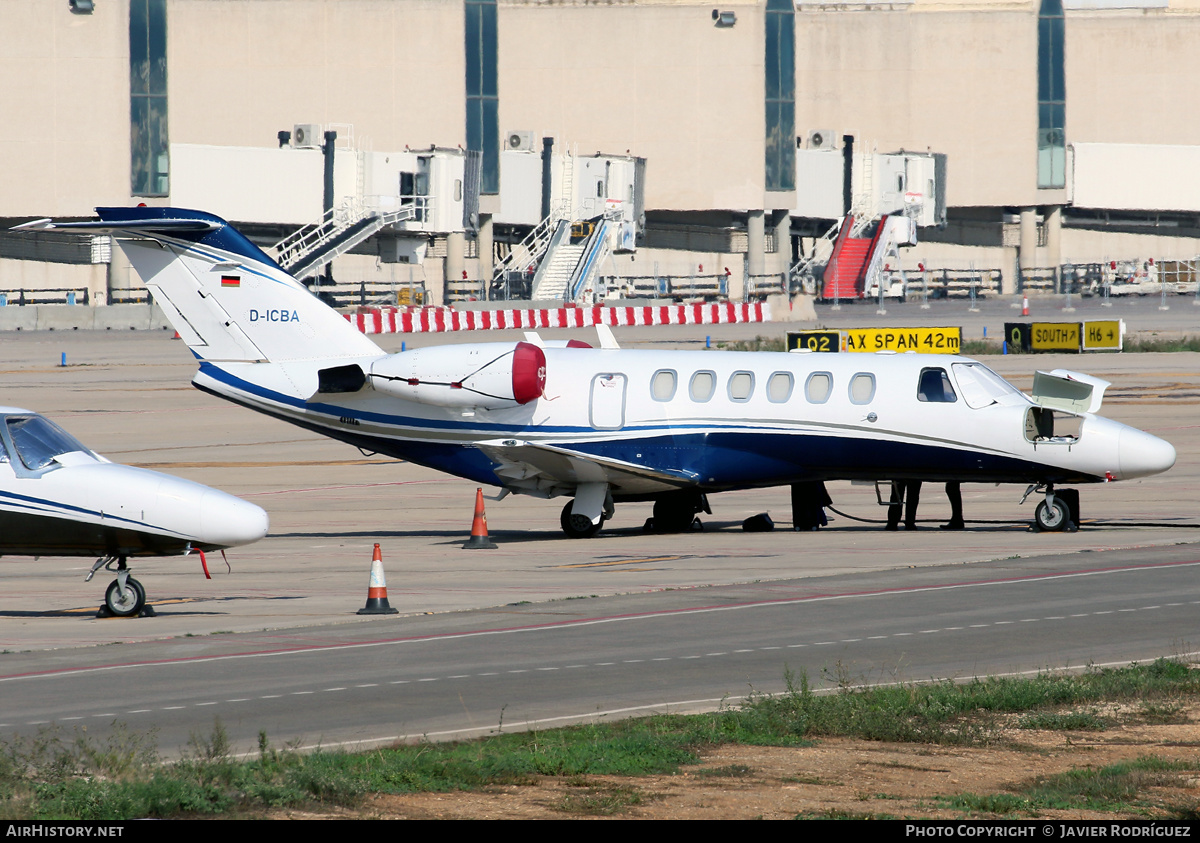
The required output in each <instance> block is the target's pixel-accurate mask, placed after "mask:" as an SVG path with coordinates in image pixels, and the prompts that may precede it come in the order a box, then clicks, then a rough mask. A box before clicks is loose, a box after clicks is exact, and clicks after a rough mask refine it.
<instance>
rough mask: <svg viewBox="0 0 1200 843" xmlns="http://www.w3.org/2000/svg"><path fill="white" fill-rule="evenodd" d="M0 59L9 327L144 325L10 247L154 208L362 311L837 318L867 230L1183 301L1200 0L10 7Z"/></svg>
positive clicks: (921, 262)
mask: <svg viewBox="0 0 1200 843" xmlns="http://www.w3.org/2000/svg"><path fill="white" fill-rule="evenodd" d="M0 32H3V33H4V35H3V36H0V37H2V38H3V42H4V46H3V49H2V50H0V70H2V72H3V73H4V76H5V78H7V79H8V80H9V83H8V84H7V85H5V86H4V89H3V90H2V91H0V103H2V104H3V113H4V114H5V115H7V116H8V117H9V121H8V130H7V131H5V132H4V133H3V135H0V160H3V162H4V164H3V166H4V168H5V170H6V172H5V178H4V185H5V186H4V189H3V191H0V224H2V225H3V228H4V233H2V234H0V297H3V300H5V301H7V302H8V303H10V304H12V303H16V302H15V301H14V297H19V299H21V300H29V301H40V300H45V301H49V300H56V299H55V298H54V296H56V295H66V294H67V293H68V292H69V293H70V295H71V299H72V300H74V301H80V297H81V296H82V297H85V298H86V300H87V301H88V302H89V303H91V304H104V303H108V302H119V301H136V300H139V297H142V298H144V295H145V291H144V289H143V288H142V285H141V281H140V279H138V278H137V277H136V275H135V274H134V273H132V270H131V269H130V268H129V267H128V266H127V265H125V264H123V263H122V262H121V260H122V259H121V257H120V252H119V250H113V249H112V248H111V244H110V243H108V242H107V240H106V238H102V237H100V238H93V239H92V240H90V241H87V240H80V239H78V238H71V237H66V236H62V235H57V234H55V233H54V232H46V233H39V234H30V233H18V232H9V231H8V229H9V228H10V226H12V225H16V224H19V223H23V222H26V221H28V220H31V219H36V218H40V217H53V218H64V217H66V218H71V217H74V218H84V217H88V216H90V215H91V212H92V208H94V207H96V206H103V205H127V204H136V203H139V202H144V203H146V204H148V205H173V206H177V207H185V208H197V209H200V210H206V211H210V212H212V213H215V214H218V215H220V216H223V217H225V218H226V219H228V220H230V221H231V222H233V223H235V224H236V225H237V226H238V227H239V228H240V229H242V230H243V231H244V232H245V233H246V234H247V235H248V236H250V237H251V238H252V239H254V240H255V241H256V242H258V243H260V244H261V245H263V246H264V248H265V249H266V250H267V251H268V253H270V254H272V255H273V256H274V255H278V259H279V260H280V263H281V264H282V265H284V266H285V267H288V268H289V269H291V270H292V271H293V272H294V274H296V275H297V276H298V277H302V278H304V279H305V280H306V281H310V282H311V283H312V284H313V287H314V289H315V290H317V291H322V292H326V293H328V294H332V293H333V292H335V291H339V295H341V298H335V300H337V301H339V302H342V303H348V302H355V303H357V302H359V301H368V300H370V301H378V300H382V299H384V298H386V299H388V300H390V301H391V302H392V303H396V302H400V303H435V304H437V303H443V302H466V301H469V300H472V299H495V298H506V299H523V298H524V299H538V300H576V301H584V300H602V299H611V298H614V297H623V298H637V297H643V298H645V297H650V298H655V297H674V298H691V297H709V298H711V297H729V298H733V299H740V298H746V297H755V296H762V295H766V294H768V293H778V292H785V291H786V292H795V291H796V290H802V291H809V292H819V291H820V289H821V286H820V285H821V283H822V281H824V282H825V283H826V284H829V283H830V279H831V278H832V277H833V274H832V273H833V270H832V269H828V267H826V268H825V270H824V271H823V270H822V266H823V264H824V263H826V262H828V261H829V256H830V253H831V252H830V250H831V249H833V248H835V245H834V244H836V243H837V241H838V238H839V236H841V237H843V238H845V237H848V236H849V234H850V232H851V227H853V231H854V232H855V233H856V234H857V235H858V236H860V237H863V238H866V239H870V238H871V237H873V236H874V235H872V234H871V232H872V231H876V232H879V233H880V236H879V237H876V238H875V239H876V240H879V241H880V243H879V245H880V247H881V251H880V257H879V266H878V267H877V269H880V270H883V271H887V270H891V271H893V272H899V271H902V272H904V273H905V274H906V277H907V278H908V280H909V282H910V285H911V283H912V281H913V279H914V278H918V277H920V278H922V279H924V280H926V281H928V280H929V279H930V278H932V279H934V280H935V281H936V279H937V278H939V277H941V278H943V279H944V278H949V277H951V276H952V275H954V276H955V277H958V276H961V274H962V273H964V272H970V273H972V274H974V273H976V272H978V273H979V274H981V275H985V276H986V278H987V279H988V283H989V284H991V285H992V286H993V287H994V289H995V291H996V292H1016V291H1018V290H1021V289H1026V288H1033V287H1036V286H1038V285H1039V284H1041V285H1046V284H1054V285H1060V284H1061V283H1062V279H1063V278H1064V277H1071V278H1078V277H1083V276H1082V273H1081V272H1080V268H1081V267H1093V268H1094V267H1101V268H1108V267H1111V268H1112V270H1113V271H1111V272H1110V271H1105V272H1104V273H1103V274H1104V275H1106V276H1107V277H1108V278H1109V279H1110V280H1112V277H1113V275H1114V274H1118V273H1122V272H1123V273H1127V274H1133V273H1136V272H1142V271H1144V270H1145V269H1146V268H1147V267H1156V268H1157V267H1171V268H1172V270H1173V271H1174V272H1175V273H1176V275H1177V276H1180V277H1183V278H1184V279H1185V280H1190V281H1191V282H1192V284H1193V287H1194V282H1195V271H1196V267H1195V258H1196V256H1197V254H1200V109H1197V108H1196V96H1195V95H1194V94H1193V93H1192V92H1191V87H1192V86H1191V80H1193V79H1196V78H1200V50H1197V49H1196V45H1197V44H1200V0H975V2H959V1H958V0H855V2H841V0H825V2H811V3H810V2H803V1H802V0H801V1H800V2H797V1H796V0H728V2H722V3H720V4H719V5H714V4H713V3H711V2H710V3H699V2H695V0H7V2H4V3H3V4H0ZM851 216H852V217H853V219H852V220H850V219H849V217H851ZM883 217H890V218H892V219H893V220H903V224H902V225H891V226H888V227H885V226H884V225H883V224H882V223H881V222H880V219H881V218H883ZM872 226H874V228H872ZM884 232H887V236H888V237H889V238H891V245H892V246H893V247H894V248H891V249H890V250H887V253H886V254H883V251H884V250H883V249H882V247H883V246H886V245H887V244H886V243H883V242H882V240H883V239H886V238H883V236H882V235H883V233H884ZM1118 266H1119V267H1120V269H1119V270H1118V269H1117V267H1118ZM823 275H824V277H823ZM910 288H911V287H910ZM464 306H465V305H464Z"/></svg>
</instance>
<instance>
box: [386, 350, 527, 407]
mask: <svg viewBox="0 0 1200 843" xmlns="http://www.w3.org/2000/svg"><path fill="white" fill-rule="evenodd" d="M369 379H370V381H371V385H372V386H373V387H374V388H375V390H376V391H377V392H383V393H386V394H388V395H395V396H397V397H399V398H403V399H405V400H406V401H418V402H420V403H422V404H436V405H438V406H439V407H462V408H472V407H481V408H485V409H489V410H497V409H502V408H505V407H515V406H518V405H520V404H528V403H529V402H530V401H535V400H537V399H538V398H540V397H541V396H542V391H543V390H544V389H545V387H546V355H545V353H544V352H543V351H542V350H541V349H540V348H538V347H537V346H536V345H534V344H533V343H528V342H519V343H515V344H513V343H506V342H493V343H480V344H478V345H443V346H433V347H430V348H415V349H413V350H412V351H402V352H400V353H399V354H389V355H388V356H387V357H384V358H382V359H380V360H376V361H375V362H374V363H373V364H372V365H371V372H370V375H369Z"/></svg>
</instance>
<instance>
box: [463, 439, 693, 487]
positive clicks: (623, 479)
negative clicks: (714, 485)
mask: <svg viewBox="0 0 1200 843" xmlns="http://www.w3.org/2000/svg"><path fill="white" fill-rule="evenodd" d="M476 447H478V448H479V449H480V450H481V451H483V452H484V453H485V454H486V455H487V456H488V457H489V458H491V460H492V461H493V462H496V463H498V464H499V467H498V468H496V475H497V476H498V477H500V478H501V479H502V480H503V481H504V484H505V486H506V487H508V488H511V489H513V490H514V491H520V492H524V493H526V494H534V495H546V496H547V497H549V496H552V495H556V494H571V493H573V492H574V490H575V488H576V487H577V486H579V485H580V484H583V483H607V484H608V485H609V488H610V489H611V490H612V491H614V492H618V493H622V494H645V493H654V492H668V491H671V490H673V489H684V488H687V487H689V486H694V485H696V482H697V480H699V477H698V475H696V474H695V473H694V472H691V471H680V470H673V469H662V468H651V467H649V466H644V465H638V464H637V463H631V462H626V461H624V460H616V459H611V458H609V457H599V456H596V455H595V454H587V453H584V452H582V451H576V450H573V449H571V448H563V447H561V446H558V445H546V444H542V443H538V442H527V441H522V440H518V439H495V440H491V441H487V442H480V443H478V444H477V445H476Z"/></svg>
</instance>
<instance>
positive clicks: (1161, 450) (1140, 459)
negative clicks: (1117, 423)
mask: <svg viewBox="0 0 1200 843" xmlns="http://www.w3.org/2000/svg"><path fill="white" fill-rule="evenodd" d="M1117 459H1118V462H1119V463H1120V465H1121V477H1122V478H1123V479H1126V480H1127V479H1129V478H1131V477H1149V476H1150V475H1152V474H1159V473H1160V472H1163V471H1166V470H1167V469H1168V468H1170V467H1171V466H1173V465H1175V447H1174V446H1173V445H1172V444H1171V443H1170V442H1167V441H1166V440H1164V439H1159V438H1158V437H1157V436H1152V435H1151V434H1149V433H1146V432H1145V431H1141V430H1137V429H1136V428H1132V427H1126V428H1123V429H1122V430H1121V438H1120V440H1119V441H1118V443H1117Z"/></svg>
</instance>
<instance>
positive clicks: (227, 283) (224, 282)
mask: <svg viewBox="0 0 1200 843" xmlns="http://www.w3.org/2000/svg"><path fill="white" fill-rule="evenodd" d="M221 286H222V287H240V286H242V276H240V275H222V276H221Z"/></svg>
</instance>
